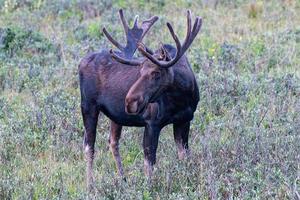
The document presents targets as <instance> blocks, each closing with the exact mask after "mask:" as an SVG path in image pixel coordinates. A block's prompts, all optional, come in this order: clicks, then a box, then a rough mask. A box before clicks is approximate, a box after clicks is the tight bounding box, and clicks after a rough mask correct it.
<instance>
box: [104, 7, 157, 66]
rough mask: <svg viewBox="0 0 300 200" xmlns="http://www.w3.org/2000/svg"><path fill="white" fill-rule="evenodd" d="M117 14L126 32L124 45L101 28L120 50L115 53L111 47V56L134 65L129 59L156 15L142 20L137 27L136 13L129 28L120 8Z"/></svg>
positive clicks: (154, 20)
mask: <svg viewBox="0 0 300 200" xmlns="http://www.w3.org/2000/svg"><path fill="white" fill-rule="evenodd" d="M119 15H120V19H121V21H122V24H123V27H124V31H125V34H126V41H127V42H126V46H123V45H121V44H120V43H119V42H117V41H116V40H115V39H113V37H112V36H111V35H110V34H109V33H108V32H107V30H106V28H105V27H104V28H103V33H104V35H105V36H106V37H107V39H108V40H109V41H110V42H111V43H112V44H113V45H115V46H116V47H117V48H118V49H119V50H120V51H121V53H115V52H114V51H113V50H112V49H111V50H110V53H111V55H112V57H113V58H115V59H116V60H118V61H119V62H122V63H125V64H130V63H131V62H132V63H131V64H134V65H136V63H135V62H134V61H133V60H131V58H132V57H133V55H134V52H135V51H136V49H137V46H138V43H139V42H141V41H142V39H143V38H144V36H145V35H146V33H147V32H148V31H149V29H150V28H151V26H152V25H153V24H154V23H155V22H156V21H157V20H158V17H157V16H153V17H151V18H150V19H147V20H144V21H143V22H142V25H141V26H140V27H138V15H137V16H136V17H135V19H134V25H133V27H132V28H129V26H128V23H127V21H126V20H125V17H124V14H123V10H122V9H120V10H119ZM123 57H124V58H123Z"/></svg>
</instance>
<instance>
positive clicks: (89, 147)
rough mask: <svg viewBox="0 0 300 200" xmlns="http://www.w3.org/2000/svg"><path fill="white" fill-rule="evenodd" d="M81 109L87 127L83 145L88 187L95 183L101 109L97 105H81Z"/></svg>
mask: <svg viewBox="0 0 300 200" xmlns="http://www.w3.org/2000/svg"><path fill="white" fill-rule="evenodd" d="M81 111H82V117H83V123H84V127H85V133H84V140H83V146H84V153H85V160H86V181H87V187H88V188H91V186H92V183H93V160H94V153H95V140H96V128H97V122H98V115H99V111H98V110H97V109H96V106H92V105H91V106H88V107H87V106H81Z"/></svg>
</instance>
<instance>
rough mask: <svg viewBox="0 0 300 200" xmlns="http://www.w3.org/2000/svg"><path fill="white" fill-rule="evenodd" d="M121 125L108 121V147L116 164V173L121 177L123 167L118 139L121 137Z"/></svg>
mask: <svg viewBox="0 0 300 200" xmlns="http://www.w3.org/2000/svg"><path fill="white" fill-rule="evenodd" d="M121 132H122V126H121V125H119V124H116V123H115V122H113V121H110V135H109V147H110V150H111V152H112V154H113V156H114V159H115V161H116V164H117V168H118V174H119V176H121V177H123V176H124V173H123V167H122V161H121V156H120V152H119V140H120V138H121Z"/></svg>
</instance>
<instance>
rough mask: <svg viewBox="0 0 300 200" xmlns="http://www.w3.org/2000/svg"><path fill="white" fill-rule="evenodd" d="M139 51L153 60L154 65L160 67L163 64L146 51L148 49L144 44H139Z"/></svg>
mask: <svg viewBox="0 0 300 200" xmlns="http://www.w3.org/2000/svg"><path fill="white" fill-rule="evenodd" d="M138 50H139V51H140V52H141V53H142V54H143V55H144V56H145V57H147V58H148V59H149V60H151V62H153V63H154V64H156V65H158V66H160V65H161V63H160V62H159V61H158V60H157V59H156V58H154V57H153V56H152V55H151V54H150V53H148V52H147V51H146V47H145V46H144V44H142V43H139V44H138Z"/></svg>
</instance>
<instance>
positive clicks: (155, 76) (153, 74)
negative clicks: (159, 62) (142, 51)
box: [151, 72, 160, 79]
mask: <svg viewBox="0 0 300 200" xmlns="http://www.w3.org/2000/svg"><path fill="white" fill-rule="evenodd" d="M151 77H152V78H153V79H159V78H160V73H159V72H152V73H151Z"/></svg>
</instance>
